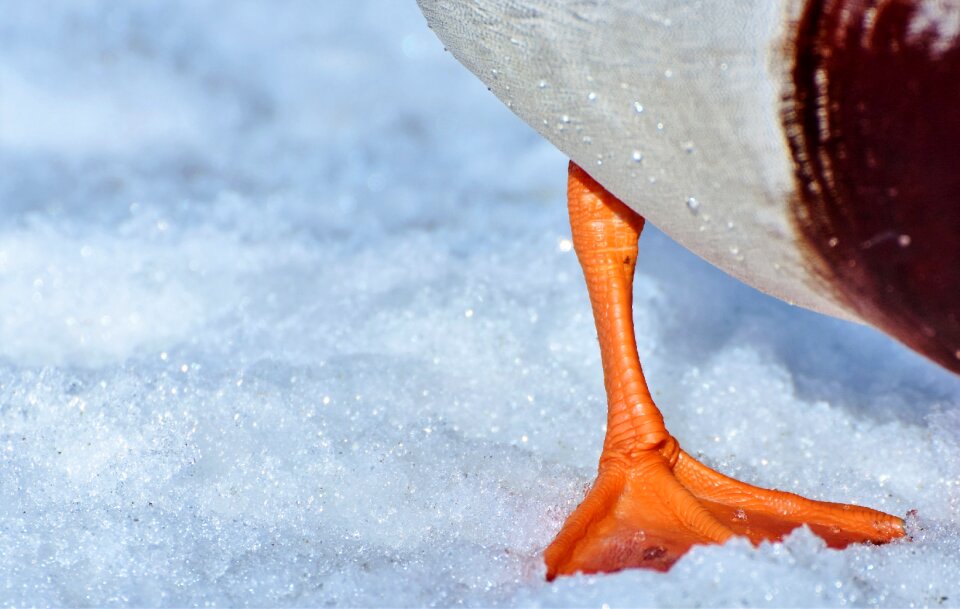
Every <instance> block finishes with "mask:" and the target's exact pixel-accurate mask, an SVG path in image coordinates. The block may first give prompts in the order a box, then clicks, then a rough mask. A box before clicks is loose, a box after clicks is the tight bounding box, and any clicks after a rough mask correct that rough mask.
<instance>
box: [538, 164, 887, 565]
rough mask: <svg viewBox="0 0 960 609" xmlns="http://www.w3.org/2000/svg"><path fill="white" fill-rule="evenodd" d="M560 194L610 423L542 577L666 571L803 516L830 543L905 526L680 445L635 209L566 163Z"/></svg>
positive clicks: (871, 538) (772, 532)
mask: <svg viewBox="0 0 960 609" xmlns="http://www.w3.org/2000/svg"><path fill="white" fill-rule="evenodd" d="M567 194H568V197H567V202H568V205H569V211H570V228H571V231H572V234H573V244H574V248H575V250H576V252H577V258H578V259H579V260H580V265H581V266H582V267H583V273H584V277H585V279H586V282H587V291H588V293H589V295H590V303H591V305H592V308H593V316H594V321H595V322H596V327H597V339H598V341H599V343H600V357H601V361H602V363H603V377H604V385H605V387H606V391H607V435H606V439H605V441H604V449H603V453H602V454H601V457H600V473H599V474H598V476H597V480H596V482H595V483H594V485H593V488H592V489H591V490H590V492H589V493H588V494H587V496H586V498H585V499H584V501H583V503H581V504H580V507H578V508H577V509H576V510H575V511H574V512H573V514H571V515H570V517H569V518H568V519H567V521H566V523H565V524H564V525H563V528H562V529H561V530H560V533H559V534H558V535H557V537H556V539H555V540H554V541H553V543H552V544H550V547H548V548H547V550H546V553H545V556H544V558H545V560H546V563H547V579H553V578H555V577H556V576H557V575H566V574H571V573H576V572H578V571H582V572H585V573H596V572H606V571H617V570H620V569H625V568H628V567H645V568H650V569H657V570H661V571H666V570H667V569H669V568H670V567H671V566H672V565H673V563H675V562H676V561H677V559H679V558H680V557H681V556H683V554H684V553H686V552H687V551H688V550H689V549H690V548H691V547H692V546H694V545H696V544H705V543H722V542H724V541H726V540H727V539H730V538H731V537H733V536H735V535H741V536H744V537H747V538H748V539H750V540H751V541H752V542H754V543H760V542H761V541H764V540H778V539H782V538H783V536H784V535H786V534H787V533H789V532H790V531H792V530H793V529H795V528H797V527H799V526H802V525H807V526H809V527H810V528H811V530H813V532H814V533H816V534H817V535H819V536H821V537H822V538H824V539H825V540H826V541H827V543H828V544H829V545H830V546H832V547H835V548H842V547H845V546H847V545H849V544H851V543H855V542H864V541H866V542H874V543H882V542H886V541H891V540H893V539H896V538H898V537H901V536H903V521H902V520H901V519H899V518H896V517H894V516H889V515H887V514H884V513H882V512H878V511H876V510H871V509H869V508H864V507H859V506H854V505H841V504H838V503H827V502H824V501H811V500H809V499H804V498H803V497H800V496H799V495H794V494H793V493H784V492H781V491H774V490H767V489H762V488H758V487H755V486H751V485H749V484H745V483H743V482H739V481H737V480H734V479H733V478H728V477H727V476H724V475H723V474H720V473H718V472H716V471H714V470H712V469H710V468H709V467H706V466H705V465H703V464H701V463H699V462H698V461H696V460H695V459H694V458H693V457H691V456H690V455H688V454H687V453H685V452H683V451H682V450H680V447H679V446H678V445H677V443H676V441H675V440H674V439H673V437H672V436H671V435H670V434H669V433H668V432H667V429H666V426H665V425H664V423H663V416H662V414H661V413H660V410H659V409H658V408H657V406H656V404H654V403H653V398H652V397H651V395H650V390H649V388H648V387H647V384H646V379H645V377H644V374H643V369H642V368H641V366H640V359H639V356H638V355H637V348H636V339H635V336H634V328H633V320H632V288H633V272H634V268H635V266H636V260H637V251H638V250H637V240H638V239H639V237H640V232H641V231H642V230H643V225H644V219H643V218H642V217H641V216H639V215H638V214H636V213H635V212H634V211H632V210H631V209H630V208H628V207H627V206H626V205H624V203H623V202H622V201H620V200H619V199H617V198H616V197H615V196H614V195H612V194H611V193H610V192H608V191H607V190H606V189H604V188H603V186H601V185H600V184H599V183H597V182H596V181H595V180H594V179H593V178H591V177H590V176H589V175H587V173H586V172H585V171H583V169H581V168H580V167H578V166H577V165H576V164H574V163H571V164H570V168H569V182H568V189H567Z"/></svg>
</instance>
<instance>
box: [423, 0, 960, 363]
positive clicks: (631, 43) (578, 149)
mask: <svg viewBox="0 0 960 609" xmlns="http://www.w3.org/2000/svg"><path fill="white" fill-rule="evenodd" d="M420 4H421V7H422V9H423V11H424V13H425V15H426V16H427V19H428V22H429V23H430V25H431V27H432V28H433V29H434V31H435V32H436V33H437V34H438V35H439V36H440V38H441V39H442V40H443V41H444V43H445V44H446V45H447V47H448V48H449V49H450V50H451V52H452V53H453V54H454V55H455V56H456V57H457V58H458V59H459V60H460V61H461V62H462V63H463V64H464V65H466V66H467V67H468V68H470V69H471V70H472V71H473V72H474V73H475V74H476V75H477V76H478V77H479V78H480V79H482V80H483V81H484V82H485V83H486V84H487V85H488V87H489V88H490V89H491V91H493V92H494V93H495V94H496V95H497V96H498V97H499V98H500V99H501V100H503V101H504V102H505V103H506V104H507V105H508V106H509V107H510V108H511V109H512V110H513V111H514V112H515V113H516V114H517V115H519V116H520V117H521V118H523V119H524V120H525V121H526V122H527V123H528V124H529V125H531V126H532V127H533V128H535V129H537V130H538V131H539V132H540V133H541V134H543V136H544V137H546V138H547V139H549V140H550V141H551V142H553V143H554V144H555V145H556V146H557V147H558V148H559V149H560V150H561V151H563V152H564V153H565V154H567V155H568V156H569V157H570V158H571V159H572V160H573V161H574V162H576V163H577V164H578V165H580V166H581V167H583V168H584V169H585V170H586V171H588V172H589V174H590V175H591V176H592V177H593V178H595V179H596V180H597V181H598V182H600V183H601V184H602V185H603V186H604V188H606V189H607V190H609V191H610V192H611V193H613V194H614V195H616V196H617V197H618V198H619V199H620V200H622V201H623V202H624V203H626V204H627V205H628V206H630V207H631V208H632V209H634V210H635V211H637V212H638V213H641V214H643V216H645V217H646V218H647V219H648V220H649V221H651V222H652V223H653V224H655V225H656V226H657V227H658V228H660V229H661V230H663V231H664V232H665V233H667V234H668V235H670V236H671V237H673V238H674V239H675V240H676V241H678V242H679V243H681V244H683V245H684V246H685V247H687V248H688V249H690V250H691V251H693V252H694V253H696V254H698V255H700V256H701V257H703V258H704V259H706V260H708V261H709V262H711V263H713V264H714V265H716V266H717V267H719V268H721V269H723V270H725V271H726V272H728V273H730V274H731V275H733V276H734V277H737V278H738V279H740V280H741V281H743V282H745V283H747V284H749V285H752V286H754V287H756V288H758V289H760V290H762V291H764V292H766V293H768V294H771V295H773V296H776V297H778V298H780V299H782V300H785V301H787V302H790V303H793V304H796V305H799V306H803V307H806V308H809V309H813V310H816V311H819V312H821V313H826V314H829V315H833V316H836V317H841V318H845V319H855V320H862V321H866V322H867V323H871V324H873V325H875V326H877V327H879V328H880V329H882V330H884V331H886V332H888V333H890V334H892V335H894V336H895V337H897V338H898V339H899V340H901V341H903V342H904V343H906V344H908V345H909V346H911V347H913V348H915V349H917V350H918V351H920V352H922V353H924V354H925V355H928V356H929V357H931V358H933V359H935V360H937V361H938V362H939V363H941V364H942V365H945V366H947V367H949V368H951V369H953V370H955V371H958V372H960V359H958V358H960V320H958V319H956V318H955V317H953V318H951V319H946V317H947V316H948V313H949V312H948V311H945V310H944V309H949V308H950V307H949V306H948V305H944V304H943V303H935V304H932V305H931V304H930V303H923V302H917V301H916V299H912V298H911V294H903V293H901V292H912V291H915V288H916V286H914V285H911V282H910V281H908V280H905V279H904V278H902V277H893V275H892V274H893V272H894V271H895V270H896V271H897V272H899V273H901V274H914V275H916V274H917V269H916V268H913V267H918V266H919V267H929V266H930V264H929V261H922V262H921V261H918V260H911V259H910V258H911V257H912V258H917V257H918V256H924V255H926V256H935V254H934V252H923V251H921V250H922V249H923V248H924V247H925V246H929V244H928V243H925V239H927V236H926V233H927V232H928V230H929V228H930V227H924V226H917V223H911V222H909V221H905V219H904V218H903V217H902V216H903V215H904V213H907V214H914V211H915V209H916V208H917V207H918V206H919V207H924V208H926V209H927V210H928V213H927V214H926V216H925V217H923V221H924V222H930V223H934V224H937V225H939V226H940V227H941V228H945V229H948V230H952V231H954V232H953V234H954V235H956V234H960V182H957V181H953V182H951V183H949V184H940V185H938V186H936V187H935V188H931V191H932V192H918V193H916V195H915V197H916V200H913V201H906V200H901V201H899V202H898V203H899V204H900V206H901V208H900V210H894V211H893V212H891V213H887V215H886V216H885V217H882V218H877V217H871V218H870V219H869V220H870V221H866V222H859V221H857V220H856V218H855V219H854V220H851V221H850V222H849V223H848V224H857V226H850V225H845V226H838V221H837V220H836V219H835V218H834V219H832V220H831V219H829V218H828V219H823V220H820V219H818V218H821V217H822V216H824V215H825V214H824V213H823V210H822V209H820V208H821V207H823V206H824V205H827V206H829V205H833V206H834V207H839V208H840V209H839V210H838V211H837V213H838V214H840V215H844V216H850V215H851V212H849V211H848V210H847V209H844V208H845V207H846V208H854V207H857V206H858V205H859V206H860V209H859V210H856V211H855V212H852V215H857V214H859V215H866V216H873V215H875V214H877V213H880V214H883V213H886V212H881V211H879V210H878V208H879V206H880V205H883V204H885V203H889V202H888V201H879V200H878V199H877V197H876V196H867V197H865V198H864V200H859V201H857V200H854V201H850V200H847V199H850V198H856V197H855V196H853V195H851V194H850V193H838V194H837V195H836V198H837V199H839V200H835V201H828V202H826V203H824V202H822V201H820V200H819V198H818V197H817V196H816V195H815V196H813V197H811V195H810V193H809V192H808V189H809V188H811V183H812V182H816V181H817V179H818V178H820V179H821V182H829V181H831V180H832V179H833V176H830V175H828V176H826V177H825V178H824V177H823V176H817V175H802V174H803V172H804V168H803V167H801V165H802V163H803V162H804V160H803V159H802V158H800V157H802V155H803V154H804V153H805V152H806V153H809V154H811V155H812V156H816V155H818V154H823V155H829V154H832V152H831V151H829V150H827V151H824V150H820V149H818V147H826V144H824V143H823V142H820V141H817V140H819V139H823V140H826V139H828V138H842V137H846V136H847V135H848V134H844V133H839V134H838V133H837V131H838V130H842V129H844V128H846V127H847V126H846V125H843V124H840V123H841V122H842V120H843V119H844V118H845V117H843V116H830V117H823V116H821V117H820V118H819V119H816V118H815V119H814V120H819V122H818V124H815V125H806V128H807V129H808V131H807V132H806V133H805V132H804V128H805V126H804V124H803V121H804V116H803V113H804V112H805V111H806V112H807V113H808V114H811V113H812V114H813V115H814V116H816V114H817V112H822V109H821V108H819V107H817V104H819V103H820V101H816V103H814V102H812V101H811V99H812V98H814V97H823V98H824V99H826V102H824V103H845V104H846V105H847V106H850V107H852V106H854V105H857V104H860V103H862V100H861V99H859V98H857V99H854V98H856V96H857V95H861V96H863V95H868V96H873V95H875V93H874V92H873V91H871V90H870V86H871V85H872V83H870V82H865V83H863V84H864V86H863V87H861V89H862V91H858V90H856V88H855V87H854V86H850V87H847V88H846V89H842V90H841V87H834V88H833V89H836V90H833V89H831V90H830V91H821V90H818V89H817V87H819V86H821V85H817V84H816V83H812V82H799V81H798V80H799V79H802V78H803V77H804V75H803V74H801V73H799V72H800V71H802V68H803V67H804V66H802V65H801V66H798V63H799V62H802V61H803V60H804V57H806V58H807V59H811V58H812V60H813V61H816V60H817V58H819V57H821V56H822V55H824V54H827V53H831V52H833V53H836V54H837V55H838V56H843V57H848V56H849V61H848V63H847V64H842V63H841V62H834V63H835V64H838V65H836V66H821V65H815V66H812V67H811V69H812V70H813V71H814V72H816V73H814V74H812V75H809V76H812V78H821V77H822V74H829V75H830V76H831V77H833V79H834V82H836V83H840V84H841V85H842V84H844V83H846V82H847V81H852V80H854V79H853V78H851V73H852V74H853V75H855V76H856V75H859V74H861V73H862V74H863V75H865V76H871V77H873V78H875V79H877V80H880V81H882V82H883V84H885V86H886V87H887V91H888V92H891V93H892V94H895V95H898V96H899V95H902V96H903V101H904V103H907V104H913V106H914V107H915V108H916V110H917V111H918V113H919V114H920V115H919V116H914V117H904V118H903V119H902V120H898V118H897V117H896V116H889V114H895V113H904V108H901V107H896V105H895V104H894V103H892V102H891V100H889V99H877V100H876V103H875V106H873V107H869V108H866V109H865V110H864V112H865V113H866V114H867V118H868V119H871V120H873V121H874V123H873V124H872V125H869V126H868V127H867V128H868V129H873V130H879V131H888V130H891V129H893V130H896V129H897V127H898V126H899V125H903V128H904V129H910V130H919V131H923V130H924V129H926V128H929V129H932V130H934V131H937V130H939V133H940V135H941V136H942V137H941V140H940V142H936V143H932V144H931V145H928V146H926V148H924V147H923V146H924V143H923V142H920V143H919V145H918V148H916V149H909V150H908V149H906V148H904V150H906V151H905V152H904V153H903V154H909V155H911V156H912V157H914V158H913V161H914V165H915V166H914V167H912V168H907V167H904V166H902V164H901V165H888V166H886V167H885V166H883V165H884V164H885V163H887V162H888V161H889V160H890V158H889V157H890V156H891V155H895V154H896V151H895V150H894V151H891V150H888V149H887V148H891V147H898V148H899V147H902V142H900V141H897V140H896V139H895V138H894V139H893V141H890V140H885V141H866V140H869V135H868V136H864V137H860V140H865V141H861V142H859V143H858V146H859V148H858V149H856V150H848V151H840V153H841V154H848V153H849V154H851V155H854V156H864V157H865V156H866V155H867V154H872V155H874V156H875V157H878V159H874V160H873V161H870V162H877V161H878V162H879V163H880V165H881V166H880V167H879V169H878V175H872V176H868V178H867V181H869V180H871V179H873V180H877V181H878V182H882V183H879V184H873V183H864V180H863V179H859V180H857V178H862V176H856V178H855V180H854V181H855V182H856V183H854V184H852V185H843V184H841V185H840V188H841V189H843V187H845V186H846V187H847V190H863V189H880V190H882V191H883V192H884V193H886V194H887V195H889V194H892V195H893V196H894V197H897V196H899V197H906V196H909V195H908V194H906V193H904V192H903V191H911V190H913V191H916V188H913V187H911V186H910V185H909V184H906V185H905V184H902V183H900V182H902V181H903V180H901V179H900V176H901V175H902V174H904V173H910V172H911V171H915V170H916V168H917V167H921V168H922V167H931V168H932V170H933V171H936V172H938V173H939V174H940V175H941V176H943V175H946V174H948V173H949V172H950V171H952V172H953V173H955V174H956V173H960V168H958V160H960V156H958V155H960V144H956V145H954V146H953V149H952V150H951V149H950V142H958V141H960V111H958V110H957V107H958V106H960V40H958V35H960V0H902V1H899V2H887V3H882V2H870V1H867V0H844V1H831V2H828V1H826V0H735V1H711V2H679V1H677V0H633V1H621V2H582V1H580V0H527V1H520V0H472V1H469V2H465V1H456V2H450V1H443V0H420ZM875 5H876V6H875ZM880 5H883V6H880ZM844 19H846V20H849V21H852V22H854V24H855V26H856V27H853V26H850V25H849V24H847V23H842V21H843V20H844ZM870 19H873V20H874V21H875V22H877V21H878V22H879V26H878V27H877V30H879V31H862V30H863V28H862V27H861V24H860V23H859V22H858V20H860V21H863V22H869V20H870ZM837 22H841V23H837ZM875 25H876V23H875ZM804 28H807V29H808V30H811V29H812V30H813V31H812V32H809V31H808V32H804V31H803V29H804ZM854 33H855V34H857V35H858V36H868V35H869V36H872V37H873V38H875V40H874V41H871V42H870V44H875V45H877V46H885V45H902V46H909V45H914V46H915V47H916V49H915V51H916V52H917V53H919V54H930V55H931V56H932V57H931V61H930V62H929V63H928V64H924V65H923V66H915V65H910V63H909V61H907V62H899V63H896V62H894V61H892V60H891V59H890V58H888V57H883V56H880V57H879V58H878V57H875V56H872V55H870V54H869V53H870V52H871V51H872V49H868V50H864V49H863V48H859V47H860V46H861V45H856V46H858V48H856V49H854V52H851V51H850V49H847V48H844V49H840V48H838V45H844V44H845V45H847V46H850V47H853V46H855V45H853V44H852V43H850V41H849V40H844V37H846V36H850V35H852V34H854ZM817 36H820V39H818V38H817ZM862 46H866V43H864V45H862ZM874 55H876V54H874ZM933 55H936V56H933ZM871 60H873V63H872V64H871ZM915 63H916V62H915ZM858 66H860V67H862V70H861V71H858V70H857V68H858ZM922 67H927V68H929V69H931V71H934V72H935V70H940V72H941V73H940V74H939V75H936V74H935V75H934V77H933V78H935V79H940V80H942V81H944V82H943V83H942V84H943V86H942V87H941V88H940V89H939V90H938V91H934V92H931V91H915V92H914V93H913V94H912V95H913V96H911V93H910V92H909V88H910V87H911V83H910V82H909V78H910V76H909V74H906V73H904V70H907V69H918V68H922ZM848 72H849V73H848ZM818 74H820V75H818ZM951 77H953V78H954V80H955V82H954V83H952V84H951V83H949V82H948V81H949V79H950V78H951ZM856 84H857V83H851V85H856ZM921 85H923V86H928V85H926V84H923V83H921ZM831 86H832V85H831ZM874 88H876V87H875V86H874ZM850 89H853V90H852V91H851V90H850ZM932 94H938V95H939V100H934V102H935V103H934V107H932V108H930V107H927V106H926V103H925V100H924V99H923V98H924V96H930V95H932ZM881 97H882V96H881ZM870 99H876V98H875V97H872V98H868V101H869V100H870ZM804 103H806V104H807V107H806V108H804V107H803V104H804ZM944 103H947V104H948V105H949V107H947V108H942V107H937V104H940V105H942V104H944ZM843 110H846V108H843ZM857 111H858V110H856V109H852V110H851V111H850V112H848V114H850V115H852V114H854V113H855V112H857ZM927 112H929V113H930V116H929V124H927V125H924V124H920V125H918V124H917V122H918V120H919V121H923V120H924V117H923V115H922V113H927ZM871 113H872V114H887V115H888V116H879V117H877V116H873V117H871V116H869V115H870V114H871ZM847 118H848V120H849V121H857V120H860V117H858V116H850V117H847ZM945 120H946V124H944V123H945ZM853 135H861V136H862V135H863V134H853ZM928 136H929V134H919V135H918V137H928ZM804 148H806V150H804ZM870 148H873V150H869V149H870ZM814 149H816V150H814ZM923 150H927V151H929V156H925V155H923V154H922V152H923ZM833 152H835V151H833ZM838 164H839V163H835V164H834V165H838ZM826 165H828V167H827V168H826V170H824V169H823V168H822V167H813V168H807V170H806V173H807V174H816V173H817V172H818V171H819V172H821V173H822V172H823V171H831V170H832V169H833V167H830V166H829V165H830V162H829V161H828V162H827V163H826ZM854 170H855V168H854ZM861 173H862V172H861ZM884 173H886V174H895V175H884ZM911 177H912V176H911ZM916 179H918V180H920V181H921V182H923V181H926V182H927V183H929V176H917V177H916ZM832 186H833V185H832V184H820V185H814V186H813V188H817V187H822V188H824V189H826V190H830V188H831V187H832ZM810 216H815V218H814V220H815V221H813V222H811V221H810ZM915 217H920V215H919V214H915ZM813 233H815V234H813ZM935 247H936V248H938V249H939V250H940V251H942V252H943V256H944V257H945V258H946V259H947V260H949V261H950V263H951V264H945V265H943V267H942V268H940V269H938V270H937V274H938V276H937V277H936V278H935V281H934V282H933V283H935V284H936V286H938V287H934V286H930V285H927V286H924V287H923V288H922V289H923V290H925V291H927V292H931V294H929V295H928V297H929V298H931V299H932V298H935V297H936V295H937V294H943V293H944V292H950V293H951V294H958V295H960V246H956V245H952V244H951V243H938V244H936V246H935ZM853 250H857V251H853ZM871 250H872V251H871ZM891 251H892V252H893V254H892V257H896V259H897V262H896V264H893V265H891V264H887V263H886V262H885V261H883V260H880V261H876V260H873V261H871V260H865V259H864V258H865V257H876V256H880V257H885V256H887V254H889V253H890V252H891ZM951 257H952V260H951V259H950V258H951ZM850 265H854V266H858V267H860V269H866V268H867V267H871V266H872V267H878V268H879V269H880V270H881V271H882V272H884V273H888V275H887V276H882V277H873V278H869V279H865V278H864V277H862V276H860V275H858V274H851V273H847V272H845V271H844V270H842V269H841V270H840V271H838V268H837V267H844V268H846V267H848V266H850ZM894 267H897V268H894ZM951 268H953V269H956V270H954V271H952V272H951ZM873 272H874V273H876V268H875V269H874V270H873ZM864 284H871V285H864ZM893 284H897V285H893ZM878 300H879V301H880V302H877V301H878ZM867 301H873V302H867ZM897 301H910V302H897ZM882 309H887V310H885V311H884V310H882ZM931 332H934V333H935V334H936V335H937V336H935V337H931V336H930V333H931Z"/></svg>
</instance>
